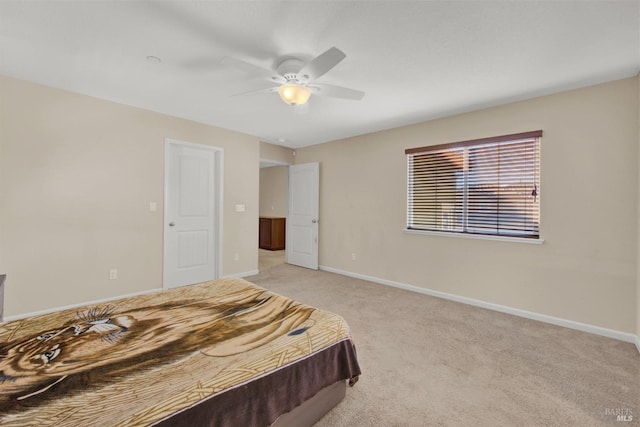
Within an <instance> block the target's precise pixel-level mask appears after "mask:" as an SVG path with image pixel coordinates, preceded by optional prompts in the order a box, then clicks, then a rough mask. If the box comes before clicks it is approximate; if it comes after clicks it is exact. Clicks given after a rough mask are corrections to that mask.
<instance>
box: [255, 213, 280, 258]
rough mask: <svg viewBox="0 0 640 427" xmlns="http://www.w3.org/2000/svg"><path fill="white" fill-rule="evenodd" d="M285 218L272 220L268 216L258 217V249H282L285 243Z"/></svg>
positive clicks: (272, 218)
mask: <svg viewBox="0 0 640 427" xmlns="http://www.w3.org/2000/svg"><path fill="white" fill-rule="evenodd" d="M285 221H286V220H285V218H274V217H269V216H263V217H260V228H259V230H260V236H259V241H260V242H259V246H260V249H268V250H270V251H279V250H282V249H284V241H285V229H286V222H285Z"/></svg>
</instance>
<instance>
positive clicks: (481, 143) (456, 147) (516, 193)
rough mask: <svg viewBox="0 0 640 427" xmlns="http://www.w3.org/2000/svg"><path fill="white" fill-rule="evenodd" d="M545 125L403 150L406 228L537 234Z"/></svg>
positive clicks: (526, 235) (524, 236) (530, 235)
mask: <svg viewBox="0 0 640 427" xmlns="http://www.w3.org/2000/svg"><path fill="white" fill-rule="evenodd" d="M541 137H542V131H533V132H526V133H519V134H514V135H504V136H498V137H493V138H483V139H478V140H473V141H464V142H456V143H452V144H444V145H436V146H431V147H420V148H411V149H407V150H405V153H406V155H407V229H409V230H425V231H441V232H454V233H466V234H484V235H494V236H511V237H522V238H533V239H537V238H539V236H540V138H541Z"/></svg>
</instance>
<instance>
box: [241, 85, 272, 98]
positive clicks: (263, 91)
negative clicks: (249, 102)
mask: <svg viewBox="0 0 640 427" xmlns="http://www.w3.org/2000/svg"><path fill="white" fill-rule="evenodd" d="M279 87H280V86H273V87H268V88H265V89H254V90H250V91H247V92H240V93H236V94H233V95H231V96H232V97H233V96H243V95H253V94H258V93H274V92H277V91H278V88H279Z"/></svg>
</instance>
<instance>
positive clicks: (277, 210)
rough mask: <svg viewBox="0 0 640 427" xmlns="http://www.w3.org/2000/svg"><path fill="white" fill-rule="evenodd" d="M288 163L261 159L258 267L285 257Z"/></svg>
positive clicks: (260, 268)
mask: <svg viewBox="0 0 640 427" xmlns="http://www.w3.org/2000/svg"><path fill="white" fill-rule="evenodd" d="M288 181H289V167H288V165H286V164H282V163H278V162H270V161H260V196H259V197H260V208H259V217H260V227H259V232H260V236H259V239H258V241H259V249H258V269H259V270H260V271H264V270H268V269H270V268H272V267H275V266H277V265H280V264H284V263H285V261H286V255H285V240H286V239H285V229H286V220H287V209H288V185H289V184H288Z"/></svg>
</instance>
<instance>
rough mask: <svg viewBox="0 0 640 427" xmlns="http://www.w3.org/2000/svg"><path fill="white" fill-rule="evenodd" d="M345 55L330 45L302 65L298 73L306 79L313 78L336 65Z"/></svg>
mask: <svg viewBox="0 0 640 427" xmlns="http://www.w3.org/2000/svg"><path fill="white" fill-rule="evenodd" d="M346 56H347V55H346V54H345V53H344V52H343V51H341V50H340V49H338V48H337V47H332V48H331V49H329V50H327V51H326V52H324V53H322V54H320V55H318V56H316V57H315V58H314V59H312V60H311V61H310V62H309V63H308V64H307V65H305V66H304V67H302V70H300V72H299V73H298V75H299V76H302V77H303V78H304V79H306V80H307V81H311V80H315V79H317V78H318V77H320V76H322V75H324V73H326V72H327V71H329V70H330V69H332V68H333V67H335V66H336V65H338V63H339V62H340V61H342V60H343V59H344V58H345V57H346Z"/></svg>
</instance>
